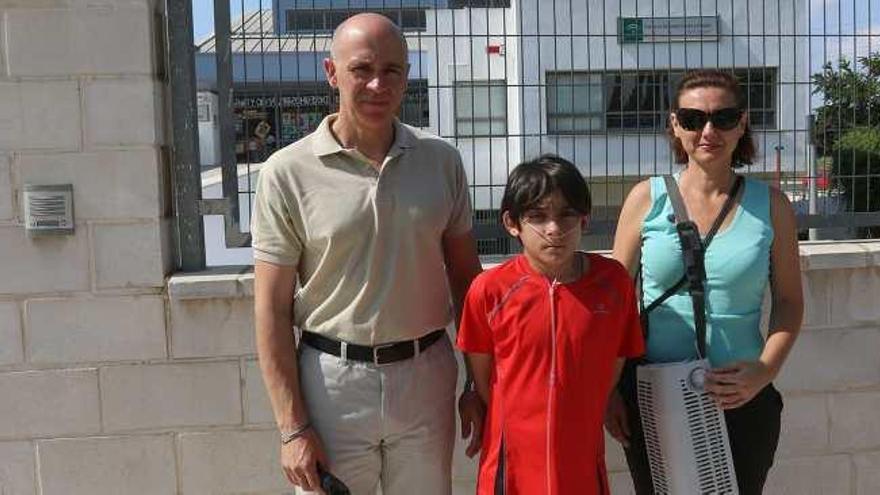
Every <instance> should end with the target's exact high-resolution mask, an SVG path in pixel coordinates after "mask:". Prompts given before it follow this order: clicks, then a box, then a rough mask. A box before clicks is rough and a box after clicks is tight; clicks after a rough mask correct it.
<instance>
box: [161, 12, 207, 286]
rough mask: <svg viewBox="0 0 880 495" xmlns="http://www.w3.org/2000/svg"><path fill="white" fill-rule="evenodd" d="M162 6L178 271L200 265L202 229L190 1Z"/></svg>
mask: <svg viewBox="0 0 880 495" xmlns="http://www.w3.org/2000/svg"><path fill="white" fill-rule="evenodd" d="M165 6H166V8H165V12H166V17H165V19H166V23H167V30H166V32H167V33H168V43H167V45H166V46H167V47H168V59H169V75H170V82H171V129H172V149H171V164H172V165H171V166H172V176H173V178H174V180H173V186H172V189H173V193H174V199H173V202H174V215H175V229H174V230H175V234H176V235H175V239H174V242H175V248H176V249H175V251H176V252H175V261H176V264H177V268H178V269H180V270H183V271H197V270H203V269H204V268H205V233H204V228H203V222H202V216H201V213H200V211H199V201H200V200H201V199H202V187H201V166H200V165H199V122H198V108H197V103H196V70H195V57H194V53H195V45H194V43H193V27H192V2H191V0H166V4H165Z"/></svg>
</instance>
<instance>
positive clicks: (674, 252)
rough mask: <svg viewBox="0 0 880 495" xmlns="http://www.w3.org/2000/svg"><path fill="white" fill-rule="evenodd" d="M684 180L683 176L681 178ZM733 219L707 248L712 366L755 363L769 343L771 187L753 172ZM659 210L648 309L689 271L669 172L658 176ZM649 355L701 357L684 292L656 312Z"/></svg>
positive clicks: (645, 265) (645, 236)
mask: <svg viewBox="0 0 880 495" xmlns="http://www.w3.org/2000/svg"><path fill="white" fill-rule="evenodd" d="M677 178H678V177H677V176H676V179H677ZM743 186H744V189H743V194H742V197H741V199H740V203H739V204H738V205H737V207H736V210H735V212H734V217H733V220H731V222H730V224H729V225H728V226H726V227H724V228H723V229H722V230H720V231H719V232H718V233H717V234H716V235H715V238H714V239H713V240H712V243H711V244H710V245H709V249H708V250H707V251H706V257H705V265H706V313H707V324H706V347H707V354H708V358H709V362H710V363H711V364H712V366H715V367H717V366H724V365H727V364H729V363H731V362H733V361H737V360H755V359H757V358H758V357H759V356H760V355H761V351H762V350H763V348H764V339H763V337H762V335H761V329H760V323H761V305H762V303H763V300H764V291H765V290H766V288H767V284H768V280H769V272H770V245H771V243H772V242H773V224H772V223H771V220H770V190H769V187H768V186H767V184H764V183H763V182H760V181H758V180H753V179H750V178H748V177H746V178H745V181H744V183H743ZM651 199H652V204H651V209H650V211H649V212H648V215H647V216H646V217H645V220H644V222H643V224H642V261H641V263H642V290H643V293H644V294H643V296H642V297H643V300H644V304H645V306H646V307H647V306H648V305H649V304H651V301H653V300H654V299H656V298H658V297H659V296H660V295H661V294H663V293H664V292H665V291H666V289H668V288H669V287H672V286H673V285H675V283H676V282H677V281H678V280H679V279H680V278H681V276H682V275H683V273H684V268H683V266H682V259H681V246H680V244H679V240H678V234H677V233H676V231H675V222H674V220H670V219H672V218H673V216H672V215H673V211H672V203H670V201H669V198H668V196H667V194H666V185H665V184H664V182H663V178H662V177H653V178H651ZM648 328H649V331H648V341H647V343H646V344H647V345H646V347H647V354H646V355H647V358H648V359H649V360H650V361H653V362H672V361H683V360H688V359H696V358H697V341H696V334H695V330H694V310H693V306H692V301H691V297H690V294H688V292H687V289H686V288H685V289H682V290H680V291H679V292H678V293H676V294H673V295H672V296H671V297H670V298H669V299H667V300H666V301H665V302H663V303H661V304H660V305H659V306H657V307H656V308H655V309H654V310H652V311H651V312H650V313H649V314H648Z"/></svg>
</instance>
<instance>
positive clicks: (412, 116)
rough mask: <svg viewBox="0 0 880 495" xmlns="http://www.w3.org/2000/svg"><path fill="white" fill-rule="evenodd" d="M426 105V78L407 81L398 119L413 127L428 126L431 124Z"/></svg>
mask: <svg viewBox="0 0 880 495" xmlns="http://www.w3.org/2000/svg"><path fill="white" fill-rule="evenodd" d="M428 107H429V105H428V81H427V79H415V80H412V81H409V82H408V83H407V85H406V95H405V96H404V98H403V103H402V104H401V105H400V120H402V121H403V122H406V123H407V124H409V125H411V126H413V127H428V126H430V125H431V122H430V119H429V116H430V114H429V112H428Z"/></svg>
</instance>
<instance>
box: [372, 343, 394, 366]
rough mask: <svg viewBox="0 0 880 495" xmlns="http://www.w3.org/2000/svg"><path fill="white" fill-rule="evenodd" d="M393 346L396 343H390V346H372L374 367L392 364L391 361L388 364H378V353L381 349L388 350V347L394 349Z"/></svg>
mask: <svg viewBox="0 0 880 495" xmlns="http://www.w3.org/2000/svg"><path fill="white" fill-rule="evenodd" d="M395 344H396V342H392V343H390V344H381V345H377V346H373V364H374V365H375V366H387V365H389V364H391V363H393V362H394V361H391V362H388V363H381V362H379V352H380V351H381V350H382V349H388V348H390V347H394V345H395Z"/></svg>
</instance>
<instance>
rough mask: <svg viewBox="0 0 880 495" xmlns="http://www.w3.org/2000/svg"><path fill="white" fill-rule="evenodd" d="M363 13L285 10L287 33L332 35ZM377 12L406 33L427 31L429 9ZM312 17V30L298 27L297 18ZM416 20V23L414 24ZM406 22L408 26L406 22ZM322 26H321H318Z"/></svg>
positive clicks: (346, 10)
mask: <svg viewBox="0 0 880 495" xmlns="http://www.w3.org/2000/svg"><path fill="white" fill-rule="evenodd" d="M359 12H362V11H361V10H349V9H287V10H285V13H284V15H285V24H284V28H285V32H286V33H287V34H332V33H333V31H334V30H335V29H336V27H337V26H339V24H341V23H342V22H343V21H344V20H345V19H347V18H349V17H351V16H353V15H355V14H357V13H359ZM372 12H376V13H379V14H382V15H384V16H385V17H387V18H389V19H390V20H391V21H392V22H394V23H395V24H397V25H398V26H400V28H401V29H402V30H403V31H405V32H410V31H416V32H418V31H425V30H426V29H427V13H426V12H427V9H426V8H415V7H400V8H385V9H377V10H373V11H372ZM299 15H303V16H311V24H312V27H311V28H307V27H296V24H297V16H299ZM413 19H415V20H416V22H412V20H413ZM405 20H406V23H405V24H406V25H404V21H405ZM318 24H320V25H318Z"/></svg>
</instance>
